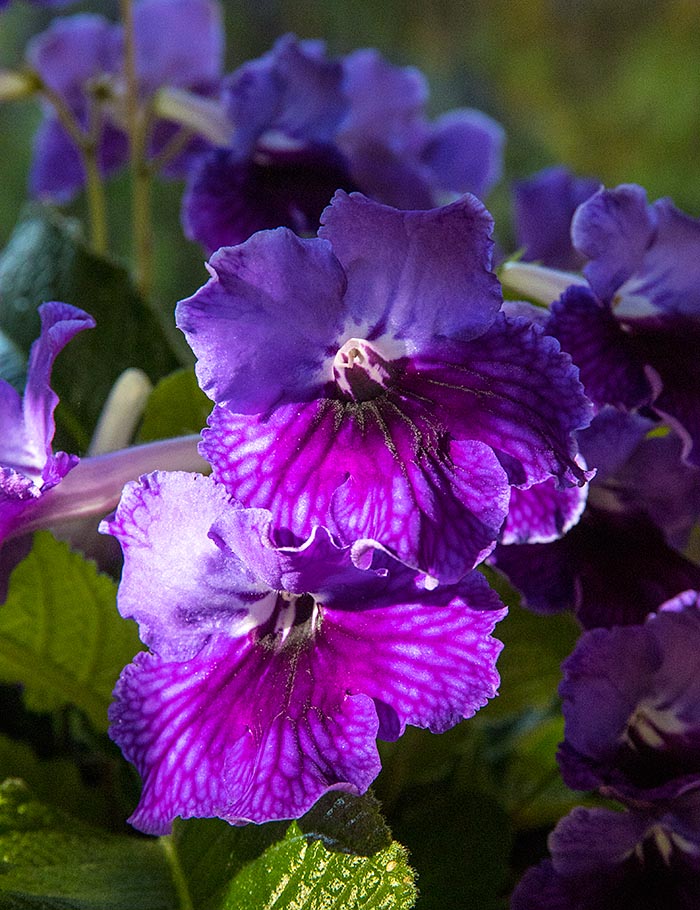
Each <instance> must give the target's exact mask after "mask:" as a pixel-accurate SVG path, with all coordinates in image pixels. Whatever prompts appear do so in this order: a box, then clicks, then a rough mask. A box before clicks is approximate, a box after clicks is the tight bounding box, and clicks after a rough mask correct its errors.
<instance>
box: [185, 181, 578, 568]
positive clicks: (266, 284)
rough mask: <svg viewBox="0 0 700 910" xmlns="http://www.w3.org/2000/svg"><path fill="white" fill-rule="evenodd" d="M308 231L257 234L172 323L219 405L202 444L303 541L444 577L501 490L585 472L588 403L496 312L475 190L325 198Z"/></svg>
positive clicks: (494, 522) (481, 529)
mask: <svg viewBox="0 0 700 910" xmlns="http://www.w3.org/2000/svg"><path fill="white" fill-rule="evenodd" d="M322 221H323V227H322V228H321V231H320V232H319V235H320V236H319V238H318V239H317V238H314V239H300V238H299V237H297V236H296V235H295V234H293V233H292V232H291V231H289V230H288V229H286V228H279V229H277V230H275V231H266V232H260V233H258V234H255V235H254V236H253V237H251V238H250V239H249V240H248V241H247V242H246V243H243V244H241V245H240V246H238V247H231V248H224V249H222V250H220V251H219V252H218V253H216V254H215V255H214V256H213V257H212V260H211V263H210V265H209V269H210V272H211V275H212V277H211V280H210V281H209V282H208V283H207V284H206V285H205V286H204V287H203V288H201V289H200V290H199V291H198V292H197V293H196V294H195V295H194V296H193V297H191V298H189V299H187V300H184V301H181V302H180V303H179V304H178V308H177V321H178V325H179V327H180V328H181V329H182V330H183V332H184V333H185V335H186V337H187V339H188V341H189V343H190V345H191V347H192V349H193V350H194V352H195V354H196V355H197V357H198V364H197V371H198V376H199V381H200V384H201V385H202V388H203V389H204V391H205V392H206V393H207V394H208V395H209V396H210V397H211V398H212V399H213V400H214V401H215V402H216V407H215V408H214V411H213V412H212V415H211V417H210V419H209V429H207V430H205V431H204V433H203V442H202V447H201V452H202V454H203V455H204V457H205V458H206V459H207V461H209V462H210V464H211V465H212V469H213V472H214V476H215V477H216V479H217V480H218V481H220V482H221V483H223V484H224V485H225V486H226V488H227V489H228V490H229V492H230V493H231V495H233V496H234V497H235V498H236V499H238V500H239V501H241V502H242V503H243V504H244V505H246V506H253V507H260V508H267V509H270V510H271V512H272V513H273V516H274V519H275V521H276V523H277V524H278V525H279V526H280V527H283V528H286V529H288V530H289V531H290V532H291V533H292V534H293V535H296V536H297V537H298V538H306V537H308V536H309V534H310V533H311V530H312V528H313V527H314V526H315V525H324V526H325V527H328V528H329V530H330V531H331V533H332V534H333V535H335V536H336V538H337V540H338V541H339V542H340V543H342V544H350V543H353V542H354V541H357V540H361V539H363V538H370V539H373V540H378V541H379V542H380V543H381V544H382V545H383V546H384V547H386V548H387V549H388V550H389V551H390V552H391V553H392V555H394V556H395V557H397V558H398V559H400V560H401V561H403V562H405V563H406V564H408V565H411V566H413V567H415V568H417V569H419V570H421V571H424V572H426V573H428V574H430V575H431V576H434V577H435V578H437V579H438V580H439V581H442V582H454V581H456V580H458V579H459V578H461V577H462V576H463V575H464V574H465V573H466V572H468V571H469V570H470V569H471V568H472V567H473V566H474V565H475V564H476V563H477V562H478V561H479V560H481V559H483V558H484V556H485V555H486V554H487V553H489V552H490V551H491V549H492V548H493V546H494V544H495V540H496V537H497V535H498V533H499V529H500V527H501V525H502V523H503V520H504V518H505V515H506V512H507V509H508V500H509V495H510V487H511V485H516V486H519V487H528V486H531V485H532V484H536V483H541V482H543V481H545V480H547V479H548V478H550V477H555V478H557V480H558V481H559V482H560V483H562V484H564V485H570V484H581V483H583V481H584V479H585V477H586V474H585V472H584V471H583V470H582V469H581V468H580V467H579V466H578V464H576V462H575V461H574V455H575V448H574V443H573V442H572V432H573V431H574V430H575V429H576V428H578V427H581V426H584V425H585V424H587V422H588V420H589V414H590V410H589V408H590V406H589V403H588V401H587V400H586V398H585V397H584V395H583V393H582V390H581V387H580V384H579V382H578V378H577V372H576V370H575V368H573V367H572V365H571V363H570V360H569V358H568V357H567V356H566V355H563V354H562V353H561V352H560V350H559V346H558V343H557V342H556V341H555V339H553V338H548V337H547V336H545V335H544V334H543V333H542V331H541V329H540V328H539V327H537V326H535V325H532V323H531V322H530V321H528V320H527V319H524V318H511V317H508V316H506V315H505V314H504V313H502V312H500V307H501V303H502V299H501V294H500V288H499V285H498V281H497V280H496V278H495V276H494V275H493V274H492V273H491V272H490V265H491V247H492V241H491V239H490V231H491V226H492V221H491V217H490V216H489V214H488V212H487V211H486V210H485V208H484V207H483V205H482V204H481V203H480V202H479V201H478V200H477V199H476V198H474V197H471V196H465V197H464V198H462V199H461V200H459V201H457V202H455V203H453V204H452V205H449V206H445V207H444V208H441V209H433V210H429V211H419V212H402V211H399V210H396V209H392V208H389V207H387V206H383V205H380V204H378V203H376V202H373V201H370V200H368V199H366V198H365V197H363V196H361V195H360V194H359V193H358V194H353V195H351V196H347V195H346V194H345V193H343V192H339V193H337V194H336V196H335V197H334V200H333V204H332V205H331V206H330V207H329V208H328V209H326V211H325V213H324V216H323V218H322Z"/></svg>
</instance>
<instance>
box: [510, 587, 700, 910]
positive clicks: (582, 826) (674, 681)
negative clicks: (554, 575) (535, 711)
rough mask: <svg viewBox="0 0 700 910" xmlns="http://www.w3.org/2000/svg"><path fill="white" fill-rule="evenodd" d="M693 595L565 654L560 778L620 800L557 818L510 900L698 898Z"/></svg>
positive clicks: (651, 902)
mask: <svg viewBox="0 0 700 910" xmlns="http://www.w3.org/2000/svg"><path fill="white" fill-rule="evenodd" d="M698 655H700V594H698V592H697V591H687V592H684V593H683V594H682V595H680V596H679V597H677V598H674V599H672V600H670V601H667V602H666V603H663V604H661V605H660V606H659V607H658V609H657V611H656V612H655V613H653V614H651V615H650V616H649V617H648V619H647V621H646V622H645V623H644V625H639V626H635V627H621V626H618V627H616V628H612V629H594V630H592V631H590V632H587V633H585V634H584V635H583V636H582V638H581V640H580V642H579V644H578V646H577V647H576V650H575V651H574V652H573V654H572V655H571V656H570V657H569V658H568V659H567V660H566V661H565V662H564V665H563V672H564V680H563V682H562V684H561V687H560V692H561V696H562V699H563V708H564V717H565V721H566V726H565V740H564V742H563V743H562V745H561V747H560V751H559V754H558V759H559V765H560V768H561V772H562V775H563V777H564V780H565V782H566V783H567V784H568V785H569V786H570V787H572V788H574V789H577V790H592V789H595V790H597V791H598V792H599V793H600V794H601V795H603V796H605V797H606V798H608V799H613V800H616V801H618V802H619V803H620V804H621V809H618V810H613V809H608V808H590V809H588V808H583V807H579V808H577V809H574V811H573V812H572V813H571V814H570V815H568V816H567V817H566V818H564V819H562V821H560V822H559V824H558V825H557V827H556V828H555V830H554V832H553V833H552V835H551V836H550V839H549V847H550V851H551V859H547V860H544V861H543V862H542V863H541V864H540V865H539V866H536V867H534V868H533V869H531V870H530V871H529V872H528V873H526V875H525V877H524V878H523V879H522V881H521V882H520V884H519V885H518V887H517V888H516V890H515V892H514V894H513V898H512V903H511V907H512V910H535V908H536V910H550V908H551V910H554V908H557V910H559V908H564V907H567V908H571V910H588V908H591V907H596V908H598V910H616V908H619V907H632V906H634V907H639V908H642V910H660V908H662V907H677V908H679V910H692V908H694V907H697V906H698V901H699V900H700V875H699V873H700V749H699V747H700V716H699V715H698V698H697V693H696V687H697V679H698V660H699V656H698Z"/></svg>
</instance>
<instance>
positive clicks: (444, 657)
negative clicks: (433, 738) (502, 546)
mask: <svg viewBox="0 0 700 910" xmlns="http://www.w3.org/2000/svg"><path fill="white" fill-rule="evenodd" d="M409 576H410V573H408V572H398V573H397V574H396V581H395V582H394V584H393V585H392V587H391V588H390V589H389V590H387V591H386V592H385V593H384V594H383V595H380V597H379V598H378V599H377V600H376V601H375V603H374V605H373V607H372V608H368V609H361V610H344V611H342V612H340V611H331V612H330V613H329V619H328V622H329V624H331V623H333V626H332V627H331V629H330V631H329V639H328V643H329V646H330V647H332V648H333V649H334V650H335V651H336V653H337V654H338V655H340V654H343V655H345V654H347V658H346V660H347V664H348V667H347V680H348V682H347V685H348V691H349V692H357V693H359V692H363V693H365V694H367V695H370V696H371V697H372V698H373V699H374V700H375V703H376V704H377V706H378V710H379V715H380V729H379V734H378V735H379V736H380V738H382V739H390V740H394V739H398V737H399V736H401V735H402V734H403V732H404V729H405V727H406V724H412V725H413V726H418V727H424V728H428V729H430V730H431V731H432V732H433V733H443V732H444V731H445V730H449V729H450V728H451V727H453V726H454V725H455V724H456V723H458V722H459V721H460V720H462V719H463V718H467V717H471V716H472V715H473V714H475V713H476V712H477V711H478V710H479V708H482V707H483V706H484V705H485V704H486V703H487V701H488V700H489V699H490V698H493V697H494V696H495V695H496V693H497V689H498V684H499V681H500V680H499V676H498V673H497V672H496V669H495V662H496V658H497V657H498V655H499V653H500V651H501V649H502V647H503V646H502V644H501V642H499V641H498V640H497V639H494V638H491V633H492V632H493V630H494V627H495V625H496V623H497V622H499V621H500V620H501V619H502V618H503V617H504V616H505V613H506V611H505V610H504V609H503V608H502V604H501V603H500V601H499V599H498V597H497V596H496V595H495V593H494V592H493V591H492V590H491V589H490V588H489V586H488V584H487V583H486V580H485V579H484V577H483V576H482V575H480V574H479V573H478V572H471V573H469V575H467V576H466V577H465V578H464V579H462V581H461V582H459V584H457V585H450V586H442V585H441V586H439V587H438V588H437V589H436V590H435V591H431V592H427V591H420V590H417V589H416V588H415V586H414V585H412V584H411V583H410V581H409ZM339 606H342V602H341V603H340V604H339ZM474 607H476V609H474ZM331 636H333V637H331ZM409 681H410V682H409Z"/></svg>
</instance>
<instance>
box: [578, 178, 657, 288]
mask: <svg viewBox="0 0 700 910" xmlns="http://www.w3.org/2000/svg"><path fill="white" fill-rule="evenodd" d="M656 226H657V219H656V214H655V211H654V209H653V208H652V207H651V206H649V205H647V197H646V193H645V192H644V190H643V189H642V188H641V187H639V186H634V185H633V184H625V185H623V186H619V187H618V188H617V189H616V190H601V191H600V192H598V193H596V194H595V195H594V196H592V197H591V198H590V199H588V201H587V202H585V203H584V204H583V205H582V206H581V207H580V208H579V209H578V210H577V211H576V215H575V217H574V220H573V223H572V225H571V237H572V240H573V244H574V246H575V247H576V249H577V250H578V251H579V252H580V253H581V255H583V256H585V257H586V259H588V260H590V261H589V262H588V264H587V265H586V266H585V268H584V270H583V271H584V274H585V276H586V278H588V281H589V282H590V285H591V287H592V288H593V290H594V291H595V293H596V294H597V296H598V297H599V298H600V299H601V300H602V301H604V302H605V303H609V302H610V301H611V300H612V299H613V297H614V296H615V294H616V292H617V291H618V289H619V288H620V287H621V286H622V285H623V284H624V283H625V282H626V281H627V279H628V278H630V277H632V275H635V274H636V273H638V272H639V270H640V268H641V266H642V262H643V260H644V256H645V254H646V251H647V249H648V248H649V246H650V245H651V243H652V242H653V239H654V234H655V231H656Z"/></svg>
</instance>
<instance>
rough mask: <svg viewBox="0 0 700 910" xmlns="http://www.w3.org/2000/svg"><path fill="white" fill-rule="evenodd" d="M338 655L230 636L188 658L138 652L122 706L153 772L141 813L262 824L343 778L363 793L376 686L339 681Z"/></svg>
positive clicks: (124, 737) (340, 784)
mask: <svg viewBox="0 0 700 910" xmlns="http://www.w3.org/2000/svg"><path fill="white" fill-rule="evenodd" d="M320 634H321V635H323V632H321V633H320ZM330 658H332V654H329V652H328V650H327V649H326V648H324V646H323V643H322V642H320V641H319V642H316V643H315V645H314V646H313V647H311V646H309V647H306V648H303V649H302V650H301V651H299V650H295V649H291V650H289V651H286V652H285V651H282V652H281V653H279V654H278V653H276V652H275V651H274V650H272V649H270V648H266V647H265V646H264V645H263V644H259V643H257V644H256V643H254V642H252V641H250V640H249V639H242V640H239V639H231V638H228V637H226V636H225V635H219V636H216V637H215V638H213V639H211V641H210V642H209V643H208V645H207V646H206V647H205V648H204V649H203V650H202V651H201V652H200V653H199V654H197V655H196V656H195V657H192V658H190V659H189V660H188V661H186V662H182V663H181V662H168V661H167V660H165V659H163V658H160V657H156V656H155V655H151V654H140V655H137V657H136V659H135V660H134V662H133V663H132V664H130V665H129V666H128V667H126V669H125V670H124V671H123V673H122V676H121V678H120V680H119V682H118V683H117V688H116V690H115V696H116V699H117V701H116V703H115V704H114V705H113V706H112V709H111V712H110V719H111V721H112V726H111V728H110V733H111V736H112V737H113V739H115V741H116V742H117V743H118V744H119V746H120V747H121V748H122V750H123V752H124V755H125V756H126V758H127V759H128V760H129V761H131V762H133V763H134V764H135V765H136V767H137V769H138V770H139V772H140V773H141V775H142V777H143V781H144V788H143V793H142V795H141V800H140V803H139V806H138V808H137V809H136V811H135V812H134V814H133V815H132V816H131V818H130V821H131V822H132V824H133V825H135V826H136V827H137V828H139V829H140V830H142V831H145V832H148V833H150V834H165V833H167V832H168V831H169V830H170V826H171V823H172V821H173V820H174V818H175V817H176V816H181V817H183V818H192V817H210V816H218V817H219V818H224V819H226V820H227V821H229V822H233V823H241V822H247V821H252V822H260V823H262V822H266V821H270V820H273V819H282V818H295V817H298V816H299V815H302V814H303V813H304V812H306V810H307V809H309V808H310V807H311V806H312V805H313V803H314V802H315V801H316V800H317V799H318V798H319V796H321V795H322V794H323V793H325V792H327V791H328V790H331V789H344V790H349V791H350V792H353V793H363V792H364V791H365V790H366V789H367V787H368V786H369V785H370V783H371V782H372V780H373V779H374V778H375V777H376V775H377V773H378V772H379V768H380V764H379V755H378V754H377V749H376V745H375V737H376V734H377V729H378V721H377V715H376V711H375V709H374V705H373V703H372V701H371V699H370V698H368V697H367V696H366V695H356V696H352V695H349V694H348V693H347V692H346V691H343V689H342V688H341V686H340V685H335V686H333V685H328V681H329V680H333V679H334V678H335V674H336V667H335V666H334V665H333V661H332V659H330Z"/></svg>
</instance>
